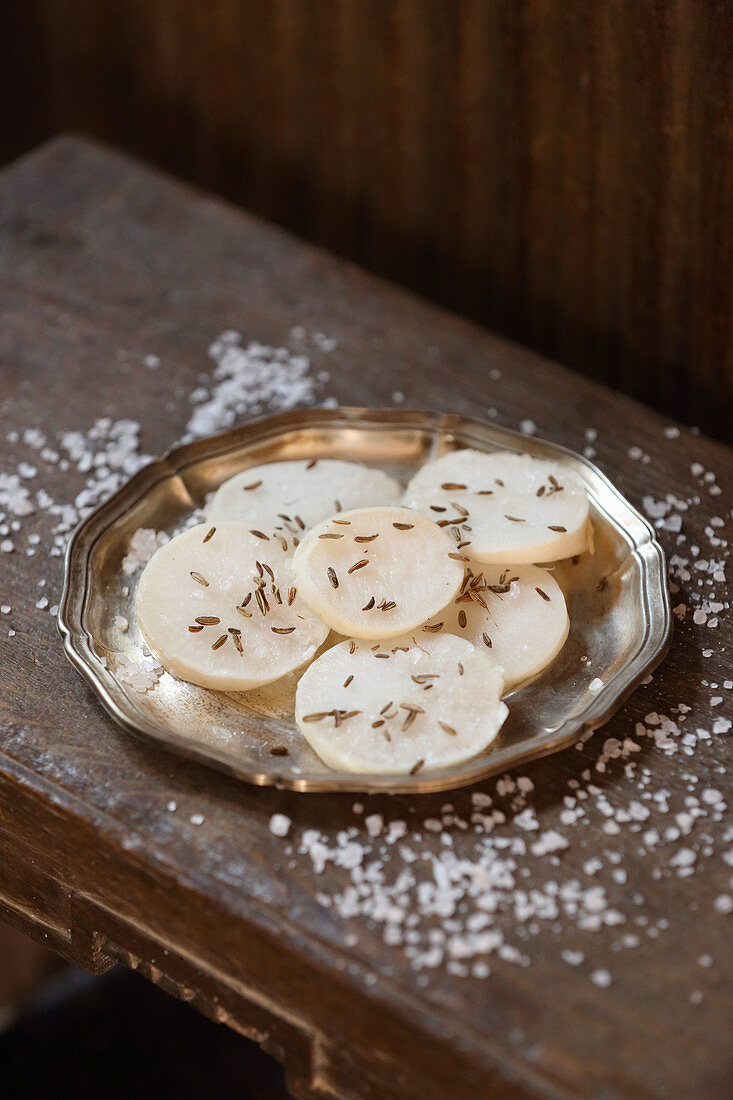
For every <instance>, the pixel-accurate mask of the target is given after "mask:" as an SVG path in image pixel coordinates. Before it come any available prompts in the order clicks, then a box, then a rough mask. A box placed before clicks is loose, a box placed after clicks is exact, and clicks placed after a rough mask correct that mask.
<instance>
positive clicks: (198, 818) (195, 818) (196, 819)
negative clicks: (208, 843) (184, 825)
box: [189, 814, 204, 825]
mask: <svg viewBox="0 0 733 1100" xmlns="http://www.w3.org/2000/svg"><path fill="white" fill-rule="evenodd" d="M189 821H190V822H191V824H192V825H203V823H204V815H203V814H191V817H190V818H189Z"/></svg>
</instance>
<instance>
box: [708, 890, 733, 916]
mask: <svg viewBox="0 0 733 1100" xmlns="http://www.w3.org/2000/svg"><path fill="white" fill-rule="evenodd" d="M713 904H714V906H715V911H716V913H723V914H724V915H727V914H728V913H733V898H732V897H731V896H730V894H720V895H719V896H718V897H717V898H716V899H715V901H714V903H713Z"/></svg>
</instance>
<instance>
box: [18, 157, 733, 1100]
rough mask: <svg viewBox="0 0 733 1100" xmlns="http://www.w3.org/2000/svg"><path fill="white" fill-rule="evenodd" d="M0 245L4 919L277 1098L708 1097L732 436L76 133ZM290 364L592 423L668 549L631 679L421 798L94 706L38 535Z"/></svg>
mask: <svg viewBox="0 0 733 1100" xmlns="http://www.w3.org/2000/svg"><path fill="white" fill-rule="evenodd" d="M0 241H1V247H0V280H1V284H2V300H1V308H2V313H3V320H2V327H1V329H0V356H1V362H2V369H1V372H0V513H4V514H5V515H4V518H3V519H1V520H0V605H2V606H1V607H0V669H1V670H2V688H1V689H0V851H2V860H0V899H1V901H2V912H3V914H4V916H5V917H6V918H7V919H8V920H10V921H11V922H12V923H15V924H17V925H18V926H19V927H21V928H22V929H24V930H25V931H27V932H29V933H30V934H32V935H35V936H37V937H39V938H40V939H42V940H43V941H44V942H47V943H49V944H50V945H51V946H53V947H54V948H55V949H57V950H58V951H61V952H62V953H64V954H65V955H67V956H68V957H70V958H72V959H74V960H76V961H77V962H79V963H80V964H81V965H82V966H86V967H88V968H90V969H96V970H103V969H104V968H105V967H106V966H108V965H111V963H112V962H113V961H115V960H118V959H122V960H125V961H127V963H128V964H129V965H131V966H135V967H138V968H139V969H140V970H141V971H142V972H143V973H144V974H146V975H147V976H148V977H149V978H151V979H152V980H153V981H156V982H158V983H160V984H161V985H162V986H163V987H164V988H166V989H169V990H170V991H171V992H175V993H177V994H178V995H179V996H182V997H184V998H186V999H187V1000H190V1001H191V1002H192V1003H193V1004H195V1005H196V1007H198V1008H199V1009H201V1010H202V1011H204V1012H206V1013H208V1014H209V1015H211V1016H213V1017H214V1018H215V1019H218V1020H222V1021H225V1022H226V1023H228V1024H229V1025H230V1026H233V1027H235V1028H238V1029H240V1030H241V1031H243V1032H245V1033H246V1034H248V1035H250V1036H252V1037H254V1038H256V1039H257V1040H258V1041H260V1042H262V1043H263V1045H264V1046H265V1048H266V1049H267V1050H269V1051H271V1052H273V1053H275V1054H276V1055H277V1056H279V1057H282V1058H284V1060H285V1063H286V1066H287V1069H288V1074H289V1083H290V1087H291V1088H292V1090H293V1092H294V1093H295V1094H296V1095H298V1096H313V1097H332V1096H349V1097H367V1096H369V1097H380V1098H384V1097H413V1096H421V1097H422V1098H426V1097H433V1096H435V1097H441V1098H444V1097H451V1098H456V1100H460V1098H462V1097H469V1096H470V1097H476V1096H483V1095H489V1094H491V1095H497V1096H501V1097H505V1096H507V1097H515V1096H516V1097H519V1096H522V1097H525V1096H532V1097H566V1096H595V1097H603V1098H604V1100H610V1098H613V1097H627V1096H644V1097H647V1096H649V1097H651V1096H654V1097H657V1096H658V1097H673V1096H674V1097H675V1098H677V1097H681V1096H695V1097H696V1098H701V1097H720V1096H722V1095H723V1094H724V1093H725V1092H726V1089H728V1088H729V1083H730V1072H731V1068H732V1067H731V1050H732V1049H733V1047H732V1045H731V1033H730V1001H729V994H730V978H731V965H730V964H731V937H730V928H731V924H730V921H731V917H730V916H729V912H730V909H731V908H733V901H732V900H731V899H733V854H732V853H733V833H732V832H731V827H730V824H729V823H728V822H726V819H725V813H724V811H725V803H724V798H725V796H726V793H729V791H730V783H729V773H728V770H727V769H728V768H729V767H730V760H731V755H732V754H731V748H730V745H731V739H730V735H729V733H728V730H729V729H730V725H731V721H730V720H731V716H732V715H733V683H731V681H732V680H733V625H732V623H733V620H732V617H731V612H730V608H729V606H728V604H729V601H730V600H731V594H732V589H731V581H730V577H729V574H730V567H729V566H728V567H726V559H727V558H728V555H729V552H730V551H729V547H728V545H727V542H726V539H728V538H729V537H730V531H731V504H732V502H733V462H732V461H731V452H729V451H727V450H726V449H725V448H723V447H721V446H719V445H717V444H713V443H711V442H710V441H708V440H706V439H705V438H703V437H701V436H700V435H698V434H695V433H694V432H691V431H690V430H688V429H686V428H680V429H678V428H677V427H675V426H674V425H670V424H669V423H668V422H666V421H663V420H661V419H660V418H659V417H657V416H655V415H654V414H652V413H650V412H648V411H647V410H645V409H643V408H641V407H640V406H638V405H635V404H633V403H632V402H630V401H629V400H626V399H624V398H621V397H619V396H617V395H614V394H613V393H610V392H609V391H607V390H604V389H601V388H599V387H598V386H596V385H594V384H591V383H589V382H587V381H584V380H583V379H581V378H578V377H576V376H574V375H572V374H570V373H569V372H567V371H566V370H564V369H563V368H561V367H558V366H557V365H555V364H551V363H549V362H547V361H544V360H542V359H540V358H538V357H536V356H534V355H531V354H529V353H527V352H526V351H524V350H522V349H521V348H519V347H516V346H512V345H510V344H507V343H505V342H502V341H499V340H497V339H495V338H494V337H492V336H491V335H489V334H487V333H486V332H483V331H481V330H480V329H477V328H476V327H473V326H471V325H469V324H467V323H465V322H463V321H460V320H458V319H456V318H454V317H452V316H450V315H448V314H446V313H443V312H441V311H439V310H436V309H434V308H432V307H430V306H428V305H426V304H424V303H423V302H420V301H418V300H416V299H415V298H413V297H410V296H409V295H407V294H405V293H403V292H402V291H400V290H397V289H395V288H393V287H390V286H387V285H385V284H384V283H381V282H379V281H378V280H376V279H374V278H371V277H369V276H367V275H365V274H364V273H362V272H360V271H358V270H356V269H354V268H353V267H350V266H348V265H347V264H344V263H343V262H341V261H339V260H336V259H334V258H333V257H332V256H329V255H327V254H325V253H323V252H320V251H317V250H315V249H313V248H310V247H308V246H306V245H304V244H302V243H301V242H299V241H296V240H294V239H292V238H291V237H289V236H287V235H286V234H283V233H282V232H280V231H278V230H276V229H273V228H272V227H270V226H267V225H263V224H262V223H260V222H258V221H256V220H254V219H252V218H250V217H248V216H247V215H246V214H243V213H241V212H240V211H237V210H234V209H232V208H230V207H227V206H226V205H224V204H222V203H219V202H216V201H214V200H212V199H211V198H208V197H206V196H202V195H200V194H198V193H196V192H193V191H191V190H189V189H187V188H185V187H182V186H180V185H178V184H177V183H175V182H171V181H170V180H168V179H165V178H163V177H162V176H160V175H158V174H157V173H155V172H152V171H150V170H148V169H146V168H141V167H140V166H139V165H136V164H134V163H131V162H130V161H128V160H126V159H124V158H122V157H121V156H119V155H117V154H115V153H111V152H109V151H106V150H102V149H100V148H98V147H96V146H93V145H90V144H88V143H86V142H84V141H81V140H78V139H68V138H66V139H59V140H57V141H54V142H52V143H50V144H49V145H46V146H44V147H42V148H41V149H40V150H38V151H37V152H35V153H34V154H32V155H31V156H30V157H28V158H26V159H24V160H22V161H20V162H18V163H16V164H15V165H13V166H11V167H10V168H8V169H6V170H5V171H4V172H3V173H2V174H1V175H0ZM227 330H236V331H237V332H239V333H241V334H242V339H243V344H244V345H247V343H248V342H249V341H261V342H262V343H263V344H266V345H268V346H270V347H272V348H275V349H283V350H282V351H281V352H279V354H278V353H275V354H274V355H270V353H265V358H267V357H268V356H270V358H272V359H273V361H274V363H275V364H276V367H275V368H273V369H274V370H275V374H276V376H277V379H279V382H278V385H277V386H276V387H274V388H273V387H270V390H271V392H270V393H269V394H267V393H263V392H261V391H262V386H261V384H260V383H258V382H257V380H256V378H255V377H254V374H253V370H252V366H251V364H252V362H253V361H255V360H256V359H257V353H256V352H254V353H253V352H252V351H251V349H250V353H249V358H248V357H247V355H245V353H244V352H241V353H236V354H235V355H234V362H235V365H234V367H232V361H231V360H230V363H229V368H228V367H227V363H226V361H222V360H221V355H219V365H218V367H217V368H216V369H217V371H218V377H214V376H213V375H212V371H213V369H214V367H215V363H214V359H213V358H212V354H214V355H216V354H217V352H216V349H214V352H213V353H212V354H209V351H208V349H209V345H210V344H211V343H212V341H214V340H215V339H216V338H217V337H218V336H220V335H221V334H222V333H224V332H226V331H227ZM237 346H238V345H237ZM219 350H221V349H219ZM301 355H306V356H307V357H308V360H309V364H306V363H305V362H304V360H303V359H302V358H299V356H301ZM228 369H229V377H226V372H227V370H228ZM301 370H302V371H304V372H305V373H304V374H303V377H302V378H301V380H300V383H298V381H297V376H298V372H299V371H301ZM324 372H327V374H328V377H326V374H325V373H324ZM298 385H300V386H301V396H305V397H306V398H309V399H317V400H323V399H326V398H331V399H335V400H336V401H338V402H339V403H341V404H361V405H368V406H380V405H386V406H389V405H392V404H393V402H394V401H398V402H399V401H400V400H402V399H403V400H404V404H405V406H406V407H409V406H412V407H425V408H436V409H445V410H455V411H457V412H460V413H469V414H472V415H477V416H492V417H495V418H496V420H497V422H498V423H501V424H506V425H508V426H510V427H515V428H516V427H517V426H519V425H520V423H521V422H523V421H532V422H533V424H534V425H535V426H536V430H537V431H538V432H539V433H540V434H541V435H544V436H546V437H547V438H550V439H553V440H555V441H557V442H560V443H562V444H565V445H567V446H569V447H572V448H574V449H578V450H582V449H583V448H584V447H590V448H592V451H593V452H594V454H595V459H596V461H597V463H598V464H599V466H600V467H601V468H602V469H603V470H604V471H605V472H606V473H607V474H608V475H609V476H610V477H611V478H612V479H613V480H614V481H615V482H616V484H617V485H618V486H619V487H620V488H621V490H622V491H623V492H625V493H626V494H627V495H628V497H629V498H630V500H631V501H632V502H633V503H635V504H636V505H637V506H639V507H640V508H641V507H645V508H646V509H647V511H648V512H650V513H651V514H652V515H653V516H655V517H656V519H655V521H656V522H657V523H658V524H660V525H661V526H660V539H661V541H662V543H663V545H664V546H665V549H666V551H667V554H668V557H669V561H670V563H671V572H672V582H673V604H674V606H675V607H676V608H677V620H678V621H677V622H676V631H675V638H674V641H673V645H672V649H671V651H670V654H669V656H668V658H667V660H666V661H665V663H664V664H663V665H662V666H661V667H660V668H659V670H658V671H657V672H656V673H655V674H654V677H653V679H652V680H651V682H649V683H648V684H647V685H645V686H643V687H642V688H640V689H639V690H638V691H637V692H636V693H635V694H634V695H633V696H632V697H631V698H630V699H629V700H628V702H627V703H626V705H625V706H624V707H623V708H622V710H621V711H620V712H619V713H618V714H617V715H616V716H615V717H614V718H613V719H612V720H611V721H610V722H609V723H608V725H607V726H605V727H604V728H603V730H601V731H598V732H597V733H596V734H595V735H594V736H593V737H592V738H591V739H590V740H588V741H587V742H586V743H585V744H584V745H579V746H577V747H576V748H573V749H570V750H568V751H566V752H564V753H561V754H559V755H557V756H554V757H551V758H548V759H546V760H542V761H539V762H537V763H535V764H533V765H531V766H527V767H525V768H522V769H520V771H519V772H518V773H514V774H512V776H510V777H504V778H502V779H499V780H498V781H496V780H490V781H487V782H485V783H483V784H481V785H480V786H479V787H477V788H474V789H469V790H461V791H457V792H454V793H451V794H450V795H442V796H425V797H422V798H418V797H415V798H407V797H392V798H386V797H385V798H375V797H369V798H365V799H362V800H359V799H355V798H354V797H347V796H338V797H332V796H328V797H327V796H320V795H307V796H306V795H298V794H288V793H284V792H277V791H273V790H260V789H253V788H249V787H247V786H246V785H244V784H238V783H236V782H235V781H233V780H231V779H229V778H227V777H224V776H221V775H219V774H217V773H215V772H213V771H210V770H207V769H206V768H204V767H201V766H197V765H193V764H188V763H186V762H184V761H181V760H179V759H177V758H175V757H173V756H170V755H167V754H166V753H164V752H161V751H158V750H157V749H155V748H153V747H151V746H148V745H146V744H145V743H143V742H141V741H138V740H135V739H134V738H132V737H130V736H128V735H127V734H126V733H124V732H123V731H122V730H121V729H119V728H118V727H117V726H116V725H115V724H114V723H113V722H112V721H111V720H110V719H108V718H107V716H106V715H105V714H104V713H103V711H102V710H101V708H100V706H99V705H98V704H97V702H96V700H95V698H94V697H93V696H92V695H91V693H90V692H89V691H88V690H87V688H86V687H85V685H84V683H83V682H82V680H81V678H80V677H79V676H78V675H77V673H76V672H75V671H74V670H73V669H72V667H71V666H70V665H69V664H68V662H67V661H66V659H65V657H64V654H63V651H62V647H61V644H60V642H59V639H58V636H57V633H56V625H55V622H54V616H53V614H51V613H50V611H51V610H52V609H53V605H54V604H56V603H57V601H58V598H59V595H60V590H61V584H62V576H63V564H62V558H61V557H60V556H59V555H60V552H61V547H62V545H63V543H64V541H65V533H64V532H65V530H66V529H67V528H68V526H69V525H70V524H71V523H72V522H73V520H74V518H75V516H76V514H77V512H78V511H79V510H81V509H83V508H84V507H86V506H87V505H89V504H91V503H93V502H94V501H95V500H96V499H98V498H99V497H101V496H102V495H104V493H105V492H106V491H108V490H109V488H110V487H111V486H112V484H113V483H114V481H115V479H116V478H119V476H122V475H121V474H120V471H119V463H120V462H122V461H123V458H124V456H125V455H126V456H127V458H128V460H129V459H131V456H132V454H133V452H134V450H135V449H136V448H137V450H138V451H139V452H140V453H147V454H155V453H158V452H160V451H161V450H163V449H164V448H166V447H167V446H169V445H170V444H171V443H173V442H174V441H176V440H177V439H179V438H181V437H182V436H184V435H186V434H187V433H191V432H192V431H193V432H195V431H197V430H202V428H205V427H207V426H208V428H209V429H211V430H214V428H216V427H223V426H224V423H223V420H224V419H226V416H227V414H228V413H233V415H234V417H235V420H236V422H241V421H243V420H244V419H246V417H247V415H251V414H252V413H253V412H255V408H254V406H255V404H256V403H257V401H258V400H263V401H265V402H266V404H267V407H268V408H277V407H283V405H285V404H287V403H288V402H290V401H292V400H294V399H295V397H297V392H298V391H297V387H298ZM197 391H198V392H197ZM235 391H236V392H235ZM396 391H399V393H396ZM400 395H402V397H401V396H400ZM192 398H193V400H192ZM104 418H111V419H107V420H105V419H104ZM118 421H129V422H134V423H127V424H122V425H119V424H118V423H117V422H118ZM95 424H96V427H94V425H95ZM136 425H139V441H138V438H137V435H136V432H137V428H136ZM524 428H525V430H532V425H531V424H525V425H524ZM69 432H78V433H82V434H81V435H79V436H70V435H68V434H66V433H69ZM39 433H42V435H43V437H45V438H43V439H42V438H41V434H39ZM115 441H116V442H115ZM101 451H105V454H106V457H105V458H104V459H102V458H99V457H98V458H97V465H94V461H95V456H98V455H99V454H100V452H101ZM90 467H91V468H90ZM130 467H131V462H128V467H127V468H128V469H129V468H130ZM80 494H81V495H80ZM645 498H646V499H645ZM74 502H76V503H74ZM30 508H33V511H30ZM54 530H56V535H55V536H54ZM726 568H727V573H726ZM726 577H728V579H727V580H726ZM681 605H684V608H683V607H682V606H681ZM359 803H361V805H360V804H359ZM273 814H280V815H284V818H286V819H287V820H283V821H280V819H276V821H277V822H280V823H281V824H282V825H283V826H284V827H287V829H288V831H287V835H286V836H281V835H275V832H273V831H272V829H271V823H272V816H273ZM726 830H727V831H726ZM275 831H276V832H277V831H278V830H277V828H276V830H275Z"/></svg>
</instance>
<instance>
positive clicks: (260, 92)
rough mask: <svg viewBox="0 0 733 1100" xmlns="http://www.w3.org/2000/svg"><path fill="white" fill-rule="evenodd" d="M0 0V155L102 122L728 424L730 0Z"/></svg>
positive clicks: (391, 267)
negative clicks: (1, 19)
mask: <svg viewBox="0 0 733 1100" xmlns="http://www.w3.org/2000/svg"><path fill="white" fill-rule="evenodd" d="M3 13H4V16H5V20H6V27H5V30H4V31H3V33H2V36H1V39H0V40H1V41H2V42H3V43H4V46H5V51H4V52H5V54H6V57H5V59H4V61H3V63H2V64H1V65H0V97H1V102H2V103H3V110H2V116H3V117H2V121H0V158H2V159H4V160H8V159H10V158H12V157H14V156H16V155H17V154H18V153H20V152H22V151H24V150H25V149H27V148H30V147H31V146H32V145H34V144H36V143H37V142H39V141H40V140H42V139H43V138H45V137H47V136H49V135H51V134H53V133H56V132H58V131H60V130H65V129H69V128H73V129H78V130H83V131H86V132H87V133H90V134H92V135H95V136H97V137H100V138H103V139H108V140H110V141H112V142H114V143H116V144H119V145H122V146H123V147H125V148H127V149H130V150H132V151H133V152H135V153H138V154H141V155H142V156H144V157H146V158H147V159H149V160H152V161H154V162H156V163H158V164H160V165H162V166H164V167H166V168H169V169H172V170H173V171H174V172H176V173H178V174H180V175H182V176H184V177H186V178H188V179H191V180H193V181H195V182H197V183H199V184H202V185H204V186H206V187H208V188H211V189H213V190H214V191H217V192H219V193H220V194H223V195H225V196H227V197H229V198H232V199H234V200H235V201H236V202H238V203H241V204H243V205H244V206H246V207H247V208H249V209H250V210H252V211H254V212H256V213H259V214H262V215H264V216H266V217H268V218H272V219H274V220H275V221H277V222H279V223H280V224H282V225H285V226H287V227H289V228H292V229H294V230H295V231H297V232H298V233H300V234H302V235H304V236H306V237H308V238H310V239H312V240H314V241H316V242H319V243H321V244H324V245H326V246H328V247H329V248H332V249H334V250H336V251H337V252H339V253H341V254H343V255H346V256H348V257H351V258H353V259H355V260H357V261H358V262H359V263H361V264H364V265H365V266H367V267H369V268H371V269H372V270H374V271H377V272H379V273H380V274H385V275H387V276H389V277H390V278H393V279H396V280H398V281H400V282H402V283H405V284H406V285H408V286H410V287H412V288H414V289H415V290H417V291H419V292H420V293H422V294H425V295H427V296H428V297H430V298H432V299H433V300H435V301H438V302H440V303H442V304H444V305H447V306H449V307H450V308H452V309H456V310H458V311H459V312H461V313H463V314H466V315H469V316H471V317H473V318H476V319H478V320H479V321H481V322H482V323H484V324H486V325H488V326H490V327H491V328H493V329H495V330H496V331H498V332H500V333H503V334H506V335H509V336H512V337H515V338H517V339H519V340H520V341H522V342H524V343H526V344H528V345H530V346H532V347H534V348H537V349H539V350H540V351H542V352H544V353H546V354H549V355H551V356H554V357H556V358H558V359H560V360H562V361H563V362H565V363H567V364H569V365H571V366H573V367H575V368H577V369H579V370H581V371H583V372H585V373H586V374H588V375H591V376H593V377H595V378H598V379H600V380H602V381H605V382H608V383H610V384H611V385H613V386H616V387H618V388H620V389H623V390H625V391H627V392H629V393H631V394H633V395H635V396H637V397H639V398H641V399H642V400H644V401H646V402H648V403H649V404H652V405H654V406H656V407H657V408H659V409H660V410H662V411H664V412H667V413H671V414H676V415H678V416H679V417H681V418H682V419H684V420H686V421H687V422H692V423H699V424H700V425H701V426H702V427H704V428H705V429H707V430H708V431H710V432H712V433H714V434H717V435H719V436H720V437H722V438H724V439H730V438H731V429H730V422H731V417H732V416H733V350H732V344H733V341H732V338H731V305H732V298H733V296H732V294H731V290H732V287H733V278H732V276H733V124H732V120H733V108H732V104H731V100H732V86H733V48H732V44H733V2H731V0H602V2H594V0H145V2H144V3H120V2H119V0H4V3H3ZM0 60H2V59H0Z"/></svg>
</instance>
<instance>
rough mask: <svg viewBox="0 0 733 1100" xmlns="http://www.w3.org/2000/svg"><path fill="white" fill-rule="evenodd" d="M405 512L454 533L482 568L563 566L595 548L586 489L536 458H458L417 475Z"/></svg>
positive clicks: (475, 454)
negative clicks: (562, 562) (563, 560)
mask: <svg viewBox="0 0 733 1100" xmlns="http://www.w3.org/2000/svg"><path fill="white" fill-rule="evenodd" d="M403 504H406V505H407V506H409V507H410V508H417V509H418V510H419V511H421V512H424V513H425V515H427V516H430V517H431V519H434V520H435V521H436V523H438V525H439V526H444V527H445V528H446V529H447V530H450V529H453V531H454V532H455V534H454V537H455V538H456V542H457V543H462V544H463V545H464V546H466V547H469V552H470V554H471V557H473V558H476V559H477V560H478V561H482V562H493V563H495V564H497V565H502V564H504V563H505V562H507V561H511V562H513V563H514V564H532V563H534V562H545V561H548V562H549V561H557V560H558V559H560V558H570V557H573V556H574V555H575V554H582V553H583V551H585V550H587V549H589V547H590V546H591V542H590V540H591V528H590V519H589V514H588V512H589V505H588V495H587V493H586V491H585V487H584V485H583V484H582V482H581V481H580V480H579V478H577V477H576V476H575V474H573V473H571V472H570V471H569V470H567V469H566V468H565V467H564V466H561V465H559V464H558V463H556V462H547V461H545V460H544V459H537V458H532V457H531V456H530V455H517V454H511V453H510V452H508V451H498V452H496V453H495V454H483V453H482V452H481V451H470V450H466V451H452V452H451V453H450V454H447V455H444V456H443V457H442V458H439V459H437V460H436V461H435V462H429V463H427V465H425V466H423V468H422V469H421V470H419V471H418V473H417V474H416V475H415V477H414V478H413V479H412V481H411V482H410V484H409V485H408V486H407V490H406V492H405V495H404V498H403ZM469 544H470V546H469Z"/></svg>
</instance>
